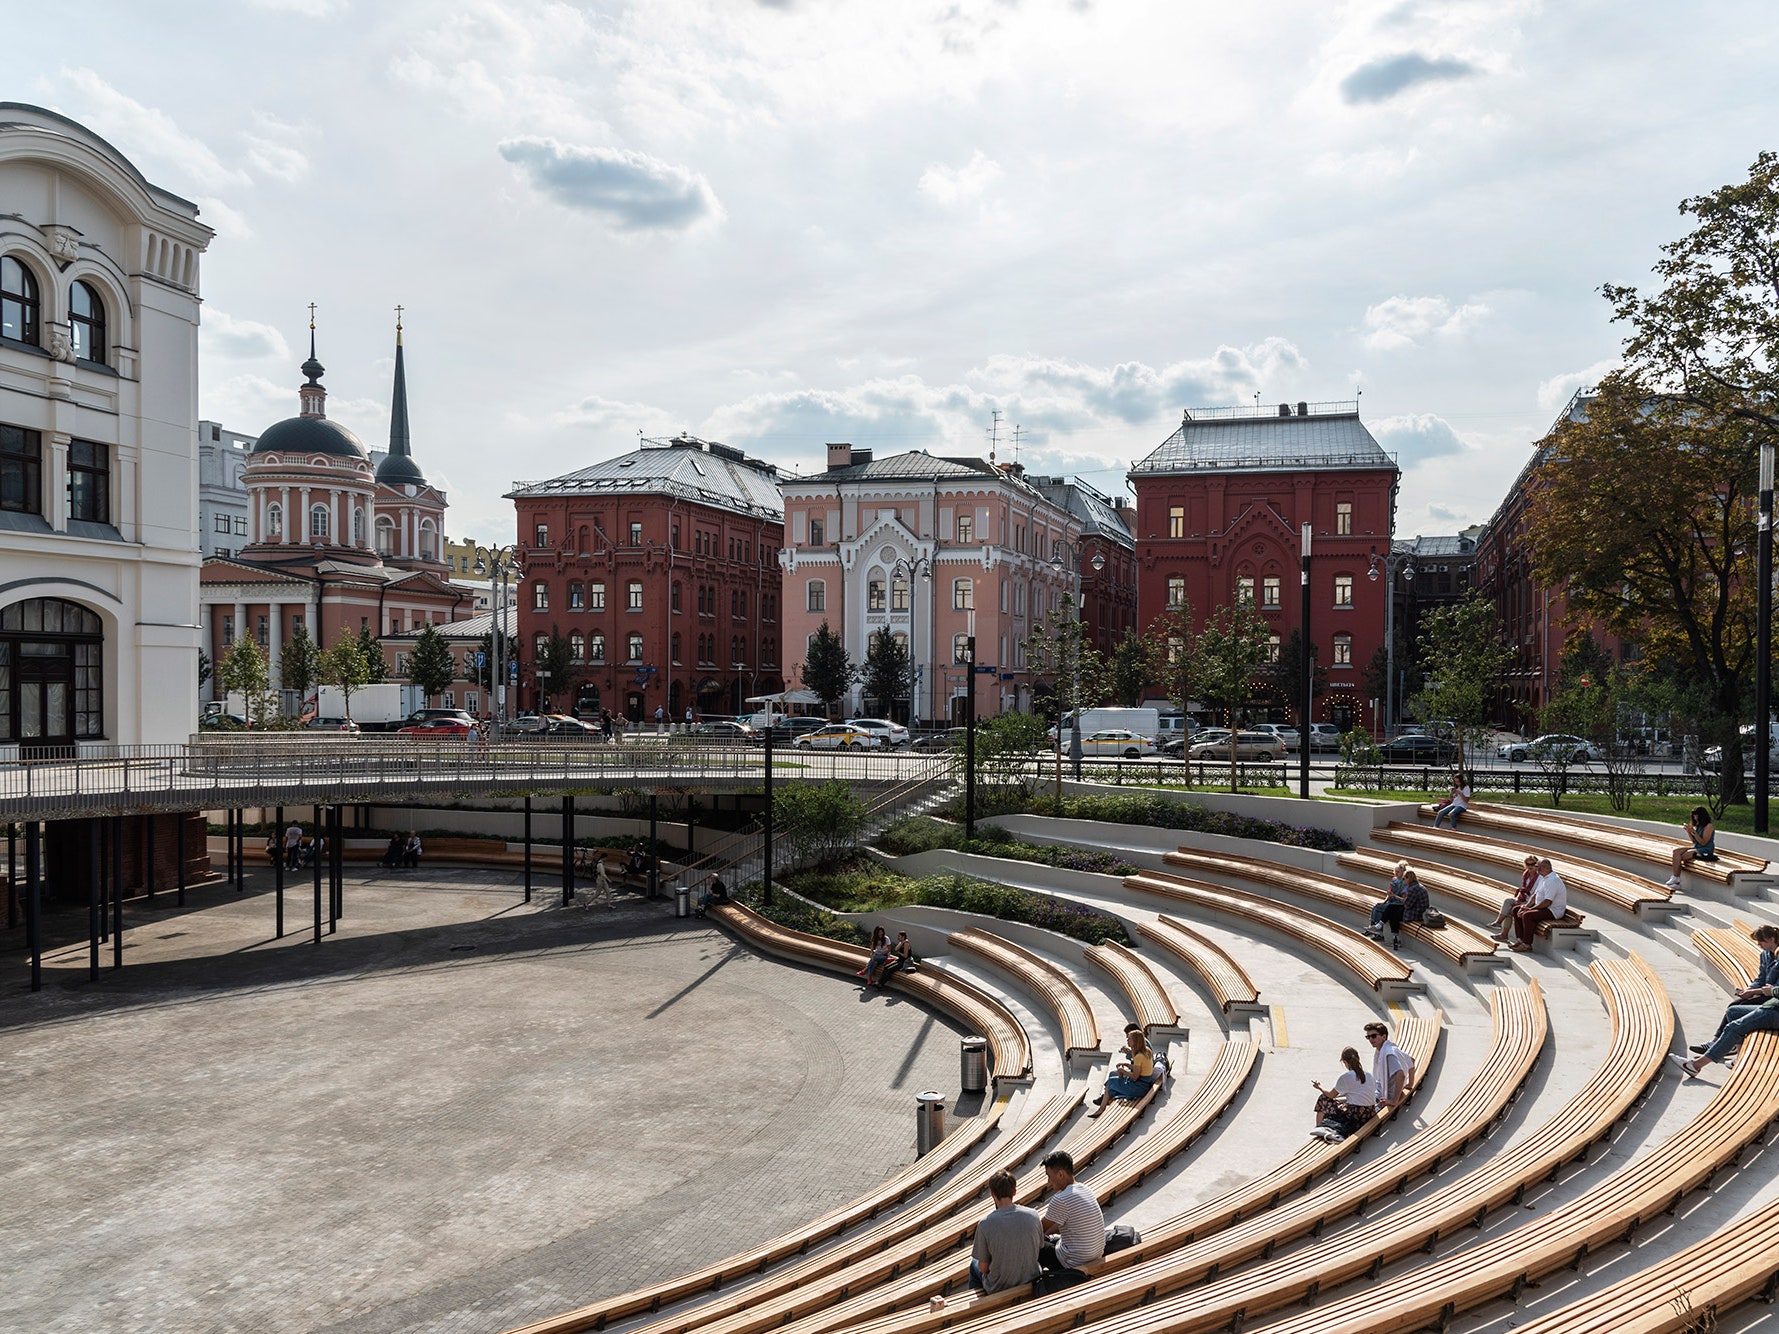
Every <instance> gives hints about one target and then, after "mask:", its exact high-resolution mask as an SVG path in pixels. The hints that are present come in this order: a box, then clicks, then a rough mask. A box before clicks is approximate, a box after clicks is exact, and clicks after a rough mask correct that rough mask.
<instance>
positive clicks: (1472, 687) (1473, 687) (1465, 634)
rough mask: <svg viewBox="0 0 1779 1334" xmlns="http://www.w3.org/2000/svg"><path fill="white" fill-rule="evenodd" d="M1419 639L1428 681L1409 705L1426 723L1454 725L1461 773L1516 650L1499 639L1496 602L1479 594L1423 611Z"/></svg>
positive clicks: (1483, 727) (1482, 734) (1479, 739)
mask: <svg viewBox="0 0 1779 1334" xmlns="http://www.w3.org/2000/svg"><path fill="white" fill-rule="evenodd" d="M1420 640H1421V662H1422V664H1423V667H1424V669H1425V671H1426V674H1427V677H1426V684H1425V685H1424V686H1423V687H1422V689H1421V692H1420V694H1418V695H1416V696H1415V697H1414V698H1413V699H1412V700H1411V701H1410V702H1409V707H1410V709H1411V711H1412V712H1413V713H1414V716H1415V717H1417V718H1420V719H1422V720H1423V721H1428V722H1432V721H1442V722H1450V723H1452V724H1453V726H1454V728H1455V735H1454V737H1453V738H1452V739H1453V740H1454V741H1455V742H1456V743H1457V747H1458V771H1459V773H1462V772H1463V771H1464V757H1465V756H1466V755H1468V754H1469V753H1470V751H1471V750H1472V749H1473V748H1475V747H1476V746H1477V745H1478V744H1479V743H1480V742H1481V740H1482V737H1483V736H1484V734H1485V733H1486V731H1487V729H1486V727H1485V726H1484V723H1485V721H1486V719H1487V717H1488V712H1489V705H1490V701H1491V700H1493V699H1494V698H1495V697H1496V694H1497V689H1498V687H1499V684H1500V681H1501V677H1502V674H1503V673H1504V672H1506V670H1507V667H1508V664H1509V663H1510V662H1512V661H1513V650H1512V649H1510V648H1509V647H1508V646H1507V645H1506V644H1505V643H1504V642H1503V641H1502V639H1501V635H1500V631H1499V628H1498V626H1497V624H1496V621H1495V604H1494V603H1493V602H1490V601H1488V600H1487V599H1486V598H1484V597H1482V596H1481V595H1480V594H1472V595H1471V596H1470V597H1468V598H1465V599H1464V600H1463V601H1462V602H1454V603H1451V604H1449V605H1447V606H1444V607H1434V608H1432V609H1430V610H1428V611H1427V612H1425V613H1423V615H1422V616H1421V635H1420Z"/></svg>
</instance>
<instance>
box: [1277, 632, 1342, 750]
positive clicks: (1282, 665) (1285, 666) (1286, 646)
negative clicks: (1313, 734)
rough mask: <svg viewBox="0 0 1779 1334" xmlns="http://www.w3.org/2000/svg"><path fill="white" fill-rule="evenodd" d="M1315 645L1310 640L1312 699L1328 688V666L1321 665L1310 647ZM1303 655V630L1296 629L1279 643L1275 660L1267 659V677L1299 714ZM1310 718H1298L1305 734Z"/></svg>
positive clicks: (1300, 709)
mask: <svg viewBox="0 0 1779 1334" xmlns="http://www.w3.org/2000/svg"><path fill="white" fill-rule="evenodd" d="M1314 647H1315V646H1314V645H1313V644H1312V645H1311V649H1312V652H1311V653H1310V663H1311V668H1310V698H1311V700H1312V701H1313V700H1314V699H1315V697H1316V696H1318V695H1320V694H1321V693H1322V692H1323V691H1325V690H1326V689H1328V669H1327V668H1325V667H1323V666H1322V664H1321V662H1320V660H1319V659H1318V658H1317V656H1316V654H1315V653H1314V651H1313V650H1314ZM1303 657H1304V653H1303V631H1302V630H1301V629H1295V630H1292V632H1291V633H1290V634H1288V635H1286V636H1285V641H1284V642H1283V643H1282V644H1280V645H1279V657H1278V661H1277V662H1272V663H1268V664H1267V668H1266V679H1267V680H1268V681H1269V682H1270V683H1271V684H1272V685H1274V686H1276V687H1278V689H1279V691H1280V693H1282V694H1283V695H1284V696H1285V698H1286V699H1288V700H1290V701H1291V711H1292V712H1293V713H1299V714H1300V713H1302V712H1303ZM1310 722H1311V719H1308V718H1299V719H1298V723H1297V725H1298V728H1299V730H1300V731H1301V732H1302V733H1303V735H1305V736H1307V735H1308V734H1309V724H1310Z"/></svg>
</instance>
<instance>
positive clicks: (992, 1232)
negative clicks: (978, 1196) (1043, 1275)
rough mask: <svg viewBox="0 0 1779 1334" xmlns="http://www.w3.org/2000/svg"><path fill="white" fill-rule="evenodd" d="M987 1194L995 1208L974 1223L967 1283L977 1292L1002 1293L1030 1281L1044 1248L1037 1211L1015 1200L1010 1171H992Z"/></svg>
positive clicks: (1015, 1181) (1015, 1184)
mask: <svg viewBox="0 0 1779 1334" xmlns="http://www.w3.org/2000/svg"><path fill="white" fill-rule="evenodd" d="M988 1193H989V1195H990V1196H991V1197H993V1199H994V1203H995V1207H994V1209H993V1211H992V1212H990V1213H989V1214H988V1215H987V1216H986V1217H985V1218H983V1220H982V1221H981V1222H980V1223H978V1224H976V1242H975V1245H974V1246H972V1247H971V1249H970V1286H971V1287H972V1288H975V1289H977V1290H978V1291H981V1292H1005V1291H1006V1290H1007V1289H1009V1288H1018V1287H1023V1286H1024V1285H1025V1284H1027V1283H1030V1282H1031V1281H1032V1280H1033V1279H1035V1278H1036V1277H1037V1276H1038V1273H1039V1271H1040V1270H1041V1269H1042V1268H1043V1266H1042V1265H1041V1264H1040V1263H1039V1262H1038V1256H1039V1254H1040V1253H1041V1252H1042V1250H1043V1248H1044V1229H1043V1226H1042V1224H1041V1223H1040V1222H1039V1221H1038V1211H1037V1210H1036V1209H1028V1208H1026V1207H1025V1206H1024V1205H1023V1204H1020V1203H1018V1198H1019V1178H1018V1177H1016V1176H1014V1175H1013V1173H1011V1172H1009V1171H1006V1170H1004V1169H1003V1170H1002V1171H999V1172H996V1173H995V1174H994V1175H993V1176H991V1177H990V1178H989V1179H988Z"/></svg>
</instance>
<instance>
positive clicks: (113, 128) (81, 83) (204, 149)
mask: <svg viewBox="0 0 1779 1334" xmlns="http://www.w3.org/2000/svg"><path fill="white" fill-rule="evenodd" d="M60 83H61V85H62V86H63V87H64V88H66V89H67V90H68V91H69V93H70V94H71V95H72V97H73V99H74V102H75V104H76V109H75V110H74V111H73V112H71V113H70V114H72V115H73V116H74V118H75V119H76V120H79V121H81V122H83V123H84V124H87V125H90V126H92V127H93V129H95V130H97V131H98V132H99V133H100V134H102V135H104V136H105V137H106V138H107V139H109V140H111V141H112V142H113V143H115V144H116V145H118V147H120V148H121V149H123V150H124V151H125V152H126V153H129V154H130V155H131V156H133V157H139V158H143V159H146V160H147V161H148V162H149V163H151V164H154V165H156V166H159V167H161V168H162V169H164V170H165V171H168V172H171V173H173V179H172V181H171V182H169V184H170V185H171V187H172V188H173V189H175V190H178V189H180V188H181V187H182V186H183V188H185V189H187V190H189V189H190V188H191V187H192V186H194V185H195V186H197V187H199V188H201V189H205V190H219V189H223V188H226V187H229V186H236V187H239V186H244V185H246V184H248V183H249V177H248V175H247V173H246V172H244V171H241V170H240V169H239V168H236V167H230V166H227V165H225V164H224V163H223V161H222V159H221V158H219V157H218V156H217V155H216V154H215V152H213V151H212V150H211V148H210V146H209V145H208V144H206V143H204V142H203V141H202V140H200V139H198V138H196V137H194V136H192V135H189V134H187V133H186V132H185V131H183V130H181V129H180V128H179V126H178V124H177V122H175V121H174V119H173V118H172V117H171V116H169V115H167V114H166V113H165V112H164V111H157V110H155V109H154V108H153V107H146V106H144V105H142V103H140V102H138V101H136V100H135V99H134V98H131V97H128V96H126V95H125V94H123V93H121V92H119V91H118V90H117V89H116V88H113V87H112V86H111V85H110V84H109V83H107V82H105V80H104V79H102V78H100V77H99V75H98V74H97V73H95V72H94V71H92V70H90V69H86V68H83V67H77V68H69V67H67V66H64V67H63V68H62V70H61V75H60Z"/></svg>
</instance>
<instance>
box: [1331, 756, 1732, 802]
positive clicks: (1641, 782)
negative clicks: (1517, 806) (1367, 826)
mask: <svg viewBox="0 0 1779 1334" xmlns="http://www.w3.org/2000/svg"><path fill="white" fill-rule="evenodd" d="M1417 776H1418V777H1419V779H1420V785H1419V787H1418V788H1416V786H1415V783H1414V779H1415V778H1416V777H1417ZM1465 777H1466V778H1467V779H1468V780H1469V783H1470V790H1471V791H1472V792H1475V793H1479V794H1480V793H1484V792H1550V791H1551V790H1552V789H1556V790H1558V791H1560V792H1561V793H1563V794H1564V795H1565V796H1567V795H1573V794H1576V793H1594V794H1598V795H1601V796H1609V795H1611V793H1612V792H1613V791H1614V790H1616V791H1618V792H1621V793H1628V794H1630V795H1632V796H1639V797H1701V798H1708V797H1710V796H1711V795H1712V793H1713V792H1714V791H1715V788H1716V783H1717V779H1716V776H1715V775H1713V774H1699V773H1691V774H1668V773H1646V772H1643V771H1641V770H1637V771H1633V772H1631V773H1627V774H1622V775H1619V776H1617V777H1614V776H1612V775H1610V774H1604V773H1598V772H1595V771H1593V770H1585V769H1584V770H1576V769H1569V770H1566V771H1564V772H1563V773H1561V774H1555V773H1545V772H1544V771H1542V770H1536V769H1530V770H1529V769H1524V768H1517V769H1512V770H1507V771H1503V770H1499V769H1477V770H1471V771H1467V772H1466V774H1465ZM1451 781H1452V775H1451V770H1449V769H1444V768H1440V769H1435V768H1432V767H1428V766H1423V767H1422V768H1420V769H1418V770H1416V769H1403V768H1401V767H1391V766H1389V765H1382V766H1380V765H1372V764H1366V765H1356V764H1355V765H1348V764H1343V765H1340V766H1339V767H1337V768H1336V769H1335V771H1334V786H1335V788H1337V789H1344V790H1346V791H1350V792H1351V791H1356V792H1376V791H1380V790H1382V791H1396V790H1400V789H1412V790H1417V791H1421V792H1438V791H1443V790H1444V789H1446V788H1448V787H1450V786H1451Z"/></svg>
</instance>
